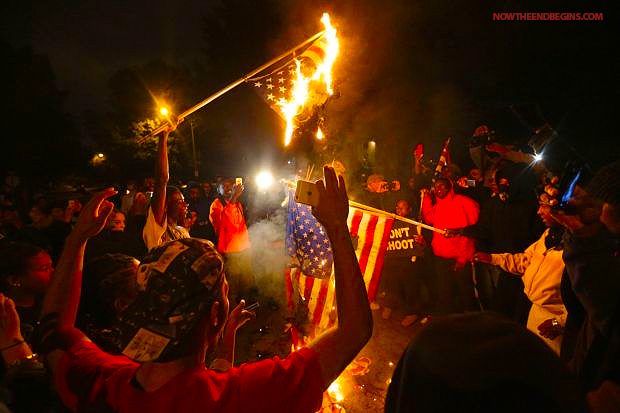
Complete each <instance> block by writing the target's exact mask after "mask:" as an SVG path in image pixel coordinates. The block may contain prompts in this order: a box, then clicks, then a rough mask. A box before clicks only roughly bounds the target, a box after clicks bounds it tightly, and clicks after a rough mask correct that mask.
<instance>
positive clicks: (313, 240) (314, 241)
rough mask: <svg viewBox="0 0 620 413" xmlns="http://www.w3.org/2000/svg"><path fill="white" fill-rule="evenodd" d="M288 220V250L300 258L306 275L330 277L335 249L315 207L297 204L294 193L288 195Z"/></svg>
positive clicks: (290, 253)
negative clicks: (318, 219) (313, 209)
mask: <svg viewBox="0 0 620 413" xmlns="http://www.w3.org/2000/svg"><path fill="white" fill-rule="evenodd" d="M288 199H289V202H288V220H287V223H286V250H287V253H288V255H290V256H295V257H297V260H298V261H299V266H300V267H301V270H302V272H303V273H304V274H306V275H309V276H311V277H316V278H329V276H330V274H331V272H332V262H333V260H332V247H331V245H330V243H329V239H328V238H327V233H326V232H325V229H324V228H323V226H322V225H321V224H320V223H319V221H317V219H316V218H315V217H314V215H312V208H311V207H310V206H308V205H304V204H298V203H297V202H295V193H294V192H293V191H290V192H289V196H288Z"/></svg>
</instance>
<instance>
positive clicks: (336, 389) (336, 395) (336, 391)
mask: <svg viewBox="0 0 620 413" xmlns="http://www.w3.org/2000/svg"><path fill="white" fill-rule="evenodd" d="M339 379H340V377H339V378H337V379H336V380H335V381H334V382H333V383H332V384H330V385H329V387H328V388H327V393H328V394H329V396H330V397H331V398H332V399H334V400H335V401H336V402H341V401H343V400H344V395H343V394H342V389H341V387H340V383H338V381H339Z"/></svg>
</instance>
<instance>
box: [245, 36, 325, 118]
mask: <svg viewBox="0 0 620 413" xmlns="http://www.w3.org/2000/svg"><path fill="white" fill-rule="evenodd" d="M326 47H327V40H325V39H324V38H320V39H318V40H316V41H315V42H313V43H312V44H311V45H310V46H309V47H308V48H307V49H306V50H304V51H303V53H302V54H300V55H299V56H297V57H296V58H295V57H294V56H293V57H291V58H290V59H289V60H287V61H286V62H285V63H283V64H280V65H278V66H277V67H276V68H275V69H272V70H268V73H267V74H261V75H259V76H256V77H253V78H252V79H248V80H247V81H246V82H247V83H248V84H250V85H252V87H253V88H254V90H255V91H256V92H257V93H258V94H259V95H260V96H261V97H262V98H263V99H264V100H265V102H267V104H268V105H269V107H270V108H271V109H273V110H274V111H275V112H276V113H277V114H278V115H280V116H283V115H282V111H281V110H280V106H281V104H282V103H284V102H288V101H289V100H290V98H291V90H292V89H293V82H294V81H295V79H296V70H297V64H296V63H295V59H297V60H299V61H300V63H301V70H302V73H304V74H305V72H306V70H314V68H316V67H317V66H318V65H319V64H320V63H321V62H322V61H323V59H324V58H325V49H326Z"/></svg>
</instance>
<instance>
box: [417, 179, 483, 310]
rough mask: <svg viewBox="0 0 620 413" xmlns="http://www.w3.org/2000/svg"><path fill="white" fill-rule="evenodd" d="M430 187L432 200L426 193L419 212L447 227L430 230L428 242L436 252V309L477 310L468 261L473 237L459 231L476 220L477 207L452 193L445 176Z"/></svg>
mask: <svg viewBox="0 0 620 413" xmlns="http://www.w3.org/2000/svg"><path fill="white" fill-rule="evenodd" d="M433 191H434V194H435V203H433V202H432V201H431V197H430V196H425V197H424V200H423V202H422V216H423V218H424V221H425V222H426V223H427V224H429V225H433V226H435V227H437V228H442V229H447V230H448V231H447V232H446V234H445V235H443V234H440V233H437V232H433V241H432V242H431V246H432V247H433V254H435V268H436V272H437V290H438V295H439V297H438V304H437V305H438V309H439V312H441V313H455V312H463V311H473V310H477V309H479V308H480V307H479V305H478V303H477V300H476V296H475V293H474V283H473V280H472V270H471V266H470V265H469V263H470V262H471V261H472V259H473V256H474V252H475V240H474V239H473V238H469V237H465V236H463V235H459V233H460V230H462V229H463V228H466V227H469V226H471V225H474V224H475V223H476V222H478V215H479V213H480V207H479V206H478V203H477V202H476V201H474V200H473V199H471V198H469V197H466V196H464V195H457V194H455V193H454V191H453V190H452V182H451V181H450V180H449V179H448V178H438V179H437V180H436V181H435V184H434V185H433Z"/></svg>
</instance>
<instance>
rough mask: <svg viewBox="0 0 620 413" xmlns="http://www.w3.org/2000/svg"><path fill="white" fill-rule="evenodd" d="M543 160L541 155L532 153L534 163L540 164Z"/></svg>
mask: <svg viewBox="0 0 620 413" xmlns="http://www.w3.org/2000/svg"><path fill="white" fill-rule="evenodd" d="M542 159H543V154H542V153H534V162H540V161H542Z"/></svg>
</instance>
